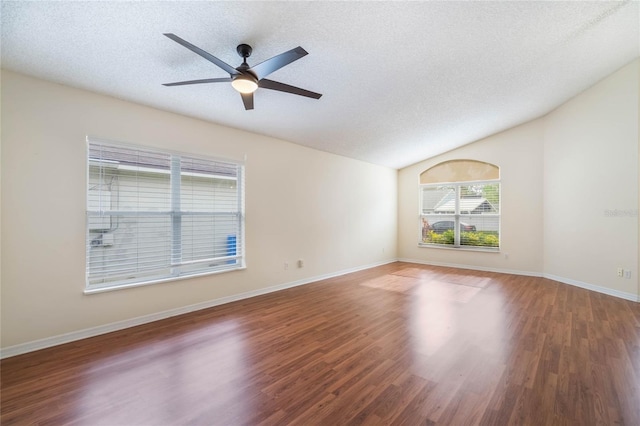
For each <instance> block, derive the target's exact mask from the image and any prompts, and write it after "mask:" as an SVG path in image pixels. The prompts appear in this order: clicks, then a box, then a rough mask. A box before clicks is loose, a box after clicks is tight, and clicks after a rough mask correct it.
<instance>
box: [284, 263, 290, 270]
mask: <svg viewBox="0 0 640 426" xmlns="http://www.w3.org/2000/svg"><path fill="white" fill-rule="evenodd" d="M287 269H289V262H284V270H285V271H286V270H287Z"/></svg>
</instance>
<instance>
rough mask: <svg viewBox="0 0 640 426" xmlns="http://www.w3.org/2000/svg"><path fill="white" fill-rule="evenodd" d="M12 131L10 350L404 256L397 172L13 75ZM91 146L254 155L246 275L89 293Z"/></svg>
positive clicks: (8, 134)
mask: <svg viewBox="0 0 640 426" xmlns="http://www.w3.org/2000/svg"><path fill="white" fill-rule="evenodd" d="M2 124H3V127H2V176H1V182H2V190H1V191H2V192H1V195H2V204H1V206H2V212H1V217H2V226H1V232H2V241H1V244H2V248H1V253H2V259H1V261H2V318H1V320H2V347H3V348H6V347H9V346H13V345H19V344H24V343H26V342H31V341H34V340H36V339H43V338H49V337H53V336H58V335H60V334H63V333H70V332H76V331H78V330H83V329H87V328H91V327H97V326H102V325H105V324H111V323H114V322H117V321H123V320H127V319H130V318H134V317H140V316H145V315H150V314H154V313H157V312H163V311H167V310H172V309H176V308H179V307H183V306H188V305H192V304H198V303H202V302H206V301H211V300H215V299H219V298H223V297H228V296H233V295H237V294H241V293H243V292H251V291H256V290H260V289H264V288H266V287H270V286H276V285H285V284H287V283H293V282H297V281H303V280H305V279H309V278H313V277H317V276H322V275H330V274H332V273H336V272H340V271H346V270H350V269H355V268H359V267H364V266H369V265H372V264H377V263H382V262H386V261H389V260H392V259H394V258H396V256H397V253H396V245H397V235H396V233H397V228H396V223H397V217H396V216H397V171H395V170H392V169H388V168H384V167H379V166H374V165H371V164H368V163H364V162H360V161H356V160H351V159H347V158H344V157H340V156H336V155H332V154H327V153H324V152H320V151H315V150H312V149H309V148H305V147H301V146H298V145H294V144H291V143H288V142H284V141H280V140H277V139H273V138H269V137H265V136H260V135H256V134H251V133H247V132H243V131H239V130H234V129H230V128H226V127H223V126H218V125H214V124H211V123H207V122H204V121H199V120H195V119H191V118H187V117H183V116H179V115H176V114H171V113H167V112H163V111H158V110H155V109H152V108H148V107H144V106H140V105H136V104H131V103H128V102H124V101H120V100H117V99H113V98H109V97H106V96H102V95H98V94H94V93H90V92H86V91H83V90H78V89H72V88H69V87H65V86H60V85H56V84H52V83H48V82H44V81H41V80H36V79H32V78H29V77H26V76H23V75H19V74H15V73H12V72H8V71H3V72H2ZM86 135H91V136H95V137H99V138H102V139H110V140H114V141H123V142H130V143H136V144H142V145H147V146H151V147H157V148H167V149H170V150H178V151H182V152H187V153H196V154H197V153H201V154H204V155H208V156H219V157H226V158H230V159H243V158H244V157H245V155H246V246H247V269H246V270H244V271H235V272H230V273H225V274H219V275H210V276H206V277H200V278H191V279H185V280H180V281H175V282H170V283H163V284H157V285H153V286H146V287H137V288H133V289H127V290H118V291H111V292H106V293H100V294H92V295H85V294H83V289H84V282H85V213H84V212H85V203H86V200H85V199H86V195H85V191H86V162H85V155H86V154H85V138H86ZM297 259H304V261H305V266H304V268H301V269H299V268H296V265H295V261H296V260H297ZM285 261H288V262H289V264H290V267H289V269H288V270H284V268H283V263H284V262H285Z"/></svg>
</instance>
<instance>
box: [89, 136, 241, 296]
mask: <svg viewBox="0 0 640 426" xmlns="http://www.w3.org/2000/svg"><path fill="white" fill-rule="evenodd" d="M87 165H88V179H87V181H88V187H87V230H86V235H87V239H86V252H87V254H86V256H87V259H86V262H87V289H88V290H91V289H96V290H97V289H105V288H109V287H123V286H133V285H140V284H149V283H153V282H159V281H166V280H171V279H176V278H180V277H187V276H194V275H201V274H208V273H215V272H223V271H229V270H234V269H240V268H243V267H244V211H243V210H244V186H243V165H242V164H241V163H237V162H231V161H221V160H215V159H209V158H203V157H196V156H193V155H187V154H181V153H175V152H162V151H156V150H151V149H147V148H136V147H131V146H125V145H119V144H115V143H111V142H102V141H96V140H89V141H88V161H87Z"/></svg>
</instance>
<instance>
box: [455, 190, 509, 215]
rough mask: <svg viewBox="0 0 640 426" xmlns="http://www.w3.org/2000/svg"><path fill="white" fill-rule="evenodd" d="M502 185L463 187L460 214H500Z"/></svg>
mask: <svg viewBox="0 0 640 426" xmlns="http://www.w3.org/2000/svg"><path fill="white" fill-rule="evenodd" d="M499 209H500V185H499V184H490V185H487V184H482V185H462V186H461V187H460V212H459V213H460V214H496V213H500V210H499Z"/></svg>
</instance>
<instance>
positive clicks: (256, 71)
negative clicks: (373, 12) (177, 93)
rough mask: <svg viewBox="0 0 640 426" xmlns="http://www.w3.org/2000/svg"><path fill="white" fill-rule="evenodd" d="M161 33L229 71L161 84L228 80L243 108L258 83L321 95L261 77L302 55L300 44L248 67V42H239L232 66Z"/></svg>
mask: <svg viewBox="0 0 640 426" xmlns="http://www.w3.org/2000/svg"><path fill="white" fill-rule="evenodd" d="M164 35H165V36H167V37H169V38H170V39H171V40H173V41H175V42H176V43H178V44H181V45H182V46H184V47H186V48H187V49H189V50H191V51H192V52H195V53H196V54H198V55H200V56H202V57H203V58H204V59H206V60H207V61H209V62H212V63H213V64H214V65H217V66H218V67H220V68H222V69H223V70H224V71H226V72H228V73H229V77H228V78H205V79H202V80H189V81H178V82H176V83H165V84H163V86H183V85H186V84H202V83H231V86H233V88H234V89H236V90H237V91H238V92H240V95H241V96H242V102H243V103H244V109H246V110H250V109H253V92H255V91H256V90H257V89H258V87H261V88H263V89H271V90H277V91H279V92H286V93H293V94H294V95H300V96H306V97H308V98H313V99H320V96H322V95H321V94H320V93H315V92H311V91H309V90H305V89H301V88H299V87H295V86H290V85H288V84H284V83H280V82H277V81H273V80H268V79H266V78H265V77H266V76H268V75H269V74H271V73H272V72H274V71H277V70H279V69H280V68H282V67H284V66H286V65H289V64H290V63H292V62H293V61H297V60H298V59H300V58H302V57H303V56H306V55H307V54H308V52H307V51H306V50H304V49H303V48H302V47H300V46H298V47H296V48H295V49H291V50H289V51H287V52H284V53H281V54H279V55H277V56H274V57H273V58H270V59H267V60H266V61H264V62H260V63H259V64H258V65H254V66H253V67H250V66H249V64H247V58H248V57H249V56H251V51H252V49H251V46H249V45H248V44H240V45H238V47H237V48H236V51H237V52H238V55H240V56H241V57H242V64H241V65H240V66H239V67H237V68H233V67H232V66H231V65H229V64H227V63H226V62H224V61H221V60H220V59H218V58H216V57H215V56H213V55H212V54H210V53H208V52H205V51H204V50H202V49H200V48H199V47H197V46H194V45H193V44H191V43H189V42H188V41H186V40H183V39H181V38H180V37H178V36H177V35H175V34H171V33H165V34H164Z"/></svg>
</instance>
